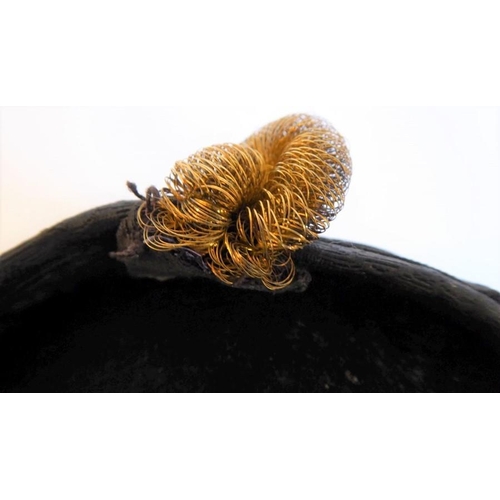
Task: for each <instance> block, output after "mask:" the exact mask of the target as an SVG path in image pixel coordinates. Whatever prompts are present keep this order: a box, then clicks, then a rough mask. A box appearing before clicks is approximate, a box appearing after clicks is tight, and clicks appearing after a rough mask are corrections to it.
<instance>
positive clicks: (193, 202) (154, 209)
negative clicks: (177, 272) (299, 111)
mask: <svg viewBox="0 0 500 500" xmlns="http://www.w3.org/2000/svg"><path fill="white" fill-rule="evenodd" d="M350 177H351V159H350V156H349V151H348V149H347V147H346V145H345V142H344V139H343V138H342V136H341V135H340V134H339V133H338V132H337V131H336V130H335V129H334V128H333V127H332V126H331V125H330V124H328V123H327V122H326V121H324V120H322V119H320V118H316V117H312V116H308V115H291V116H287V117H285V118H282V119H281V120H277V121H275V122H273V123H270V124H269V125H267V126H265V127H263V128H262V129H260V130H259V131H258V132H256V133H255V134H253V135H251V136H250V137H249V138H248V139H247V140H246V141H244V142H243V143H241V144H221V145H217V146H210V147H208V148H205V149H202V150H201V151H198V152H197V153H195V154H194V155H192V156H190V157H189V158H187V159H186V160H184V161H178V162H176V163H175V165H174V167H173V168H172V171H171V173H170V175H169V176H168V177H167V178H166V179H165V182H166V187H164V188H163V189H161V190H160V191H159V192H158V195H157V196H156V197H154V198H153V199H152V203H146V202H145V203H143V204H142V206H141V208H140V209H139V211H138V217H137V218H138V222H139V225H140V226H141V227H142V228H143V231H144V242H145V244H146V245H147V246H148V247H150V248H151V249H153V250H158V251H169V250H174V249H179V248H189V249H191V250H193V251H195V252H197V253H199V254H200V255H202V256H203V259H204V261H205V262H206V264H207V265H208V267H209V268H210V269H211V271H212V273H213V274H214V275H215V276H217V278H219V279H220V280H221V281H223V282H224V283H227V284H234V283H235V282H237V281H238V280H240V279H242V278H246V277H250V278H254V279H258V280H261V281H262V283H263V284H264V285H265V286H266V287H267V288H269V289H271V290H277V289H281V288H284V287H286V286H287V285H289V284H290V283H291V282H292V281H293V278H294V275H295V266H294V263H293V260H292V253H293V252H294V251H295V250H297V249H299V248H302V247H303V246H304V245H306V244H308V243H310V242H311V241H312V240H314V239H316V238H318V235H319V234H320V233H322V232H323V231H325V230H326V229H327V228H328V226H329V223H330V221H331V220H333V219H334V218H335V216H336V215H337V213H338V212H339V211H340V210H341V209H342V206H343V204H344V197H345V193H346V190H347V188H348V186H349V181H350Z"/></svg>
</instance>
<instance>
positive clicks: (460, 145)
mask: <svg viewBox="0 0 500 500" xmlns="http://www.w3.org/2000/svg"><path fill="white" fill-rule="evenodd" d="M302 111H305V112H309V113H313V114H318V115H320V116H322V117H324V118H326V119H327V120H329V121H330V122H331V123H332V124H333V125H334V126H335V127H336V128H337V129H338V130H339V131H340V132H341V133H342V134H343V135H344V136H345V138H346V139H347V142H348V144H349V147H350V151H351V154H352V159H353V177H352V183H351V188H350V190H349V192H348V195H347V198H346V205H345V208H344V210H343V212H341V213H340V215H339V216H338V217H337V219H336V220H335V221H334V222H333V223H332V225H331V227H330V229H329V231H328V232H327V233H326V236H328V237H332V238H341V239H346V240H351V241H356V242H362V243H367V244H371V245H374V246H377V247H380V248H383V249H386V250H390V251H392V252H395V253H397V254H399V255H402V256H404V257H407V258H410V259H413V260H417V261H420V262H423V263H426V264H429V265H431V266H433V267H436V268H438V269H441V270H443V271H445V272H447V273H450V274H452V275H455V276H457V277H459V278H462V279H465V280H468V281H474V282H478V283H482V284H485V285H488V286H490V287H493V288H496V289H500V258H499V256H500V225H499V223H498V219H499V216H500V196H499V194H498V193H499V189H500V108H487V107H458V108H457V107H392V108H387V107H332V106H328V105H324V106H312V107H309V108H306V109H303V108H296V107H294V106H281V107H279V106H266V107H252V108H250V107H241V106H240V107H238V106H232V107H224V106H220V107H97V108H96V107H94V108H85V107H80V108H78V107H62V108H57V107H52V108H50V107H49V108H47V107H40V108H36V107H25V108H23V107H12V108H3V109H2V110H1V125H2V128H1V172H0V174H1V180H2V184H1V205H0V207H1V214H0V215H1V218H0V221H1V225H0V251H4V250H7V249H8V248H10V247H12V246H14V245H16V244H18V243H20V242H22V241H23V240H25V239H27V238H29V237H31V236H33V235H34V234H36V233H37V232H38V231H40V230H42V229H44V228H46V227H48V226H50V225H52V224H55V223H57V222H59V221H60V220H62V219H64V218H66V217H69V216H72V215H75V214H77V213H79V212H81V211H83V210H87V209H90V208H92V207H95V206H98V205H101V204H106V203H110V202H113V201H116V200H119V199H126V198H132V195H131V194H130V193H129V192H128V191H127V189H126V188H125V181H126V180H132V181H135V182H136V183H137V184H138V186H139V189H140V190H144V189H145V188H146V187H147V186H149V185H151V184H155V185H157V186H158V185H161V184H162V183H163V178H164V177H165V175H166V174H167V173H168V170H169V168H170V167H171V165H173V163H174V162H175V161H176V160H179V159H182V158H185V157H186V156H188V155H189V154H191V153H193V152H195V151H196V150H197V149H200V148H202V147H205V146H209V145H211V144H214V143H220V142H240V141H242V140H243V139H245V138H246V136H248V135H249V134H250V133H252V132H253V131H254V130H256V129H257V128H259V127H260V126H262V125H264V124H266V123H267V122H269V121H272V120H275V119H277V118H280V117H281V116H283V115H286V114H288V113H293V112H302Z"/></svg>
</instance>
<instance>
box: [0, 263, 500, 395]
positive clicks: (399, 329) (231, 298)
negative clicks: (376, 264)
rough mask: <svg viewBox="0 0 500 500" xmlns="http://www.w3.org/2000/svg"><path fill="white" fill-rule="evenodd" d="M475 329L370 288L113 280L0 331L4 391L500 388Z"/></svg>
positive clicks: (494, 364)
mask: <svg viewBox="0 0 500 500" xmlns="http://www.w3.org/2000/svg"><path fill="white" fill-rule="evenodd" d="M479 333H480V332H477V331H474V329H471V328H470V327H469V328H465V327H464V326H461V325H460V324H457V323H456V322H451V321H450V319H449V316H446V317H444V316H440V314H439V311H430V310H429V308H424V307H423V306H422V305H420V304H419V303H417V302H415V301H413V299H412V298H411V297H410V296H405V295H401V294H397V295H396V294H393V293H391V292H390V290H388V289H386V288H384V287H382V286H378V285H377V284H376V283H373V281H369V282H364V281H363V279H362V278H360V277H359V276H358V277H352V278H350V277H349V276H343V277H336V276H334V275H331V274H319V273H316V274H313V276H312V282H311V284H310V286H309V288H308V289H307V290H306V291H305V292H303V293H281V294H271V293H263V292H258V291H251V290H241V289H235V288H231V287H227V286H224V285H221V284H218V283H216V282H212V281H209V280H204V279H177V280H172V281H166V282H158V281H154V280H146V279H132V278H128V277H127V276H124V275H119V274H117V275H110V276H106V277H102V278H101V279H93V280H91V281H81V282H78V283H75V284H74V286H73V288H72V289H70V290H66V291H65V292H64V293H58V294H57V295H55V296H53V297H52V298H50V299H47V300H45V301H43V302H41V303H39V304H36V305H34V306H32V307H28V308H27V309H25V310H23V311H21V312H18V313H14V314H10V315H8V316H5V317H3V318H2V319H1V320H0V344H1V348H0V390H1V391H15V392H24V391H29V392H40V391H43V392H63V391H65V392H66V391H71V392H80V391H85V392H88V391H92V392H96V391H98V392H117V391H120V392H126V391H134V392H139V391H140V392H142V391H149V392H151V391H155V392H156V391H176V392H181V391H189V392H199V391H204V392H269V391H271V392H283V391H286V392H299V391H300V392H303V391H307V392H317V391H319V392H323V391H324V392H328V391H334V392H374V391H384V392H393V391H442V392H450V391H460V392H462V391H476V392H480V391H488V392H492V391H495V392H496V391H498V390H499V389H500V357H499V355H498V353H497V351H496V350H495V349H492V348H491V346H490V345H488V344H487V343H486V341H485V340H483V337H482V336H481V335H480V334H479Z"/></svg>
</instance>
